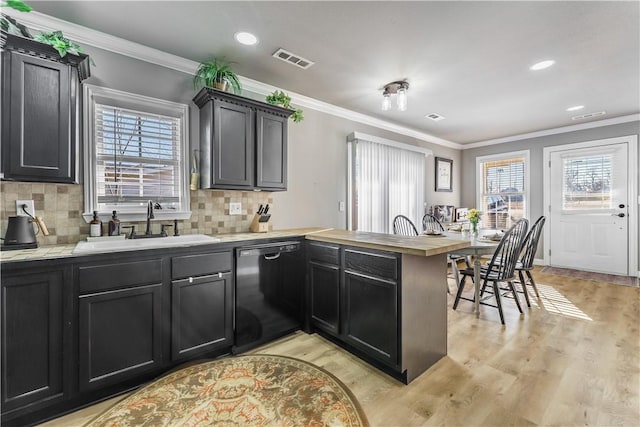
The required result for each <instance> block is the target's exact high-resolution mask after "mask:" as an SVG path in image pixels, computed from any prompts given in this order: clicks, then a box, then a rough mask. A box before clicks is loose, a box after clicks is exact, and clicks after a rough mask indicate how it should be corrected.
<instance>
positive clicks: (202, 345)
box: [171, 271, 233, 360]
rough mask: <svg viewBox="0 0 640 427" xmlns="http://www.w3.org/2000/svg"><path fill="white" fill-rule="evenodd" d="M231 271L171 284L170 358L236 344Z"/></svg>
mask: <svg viewBox="0 0 640 427" xmlns="http://www.w3.org/2000/svg"><path fill="white" fill-rule="evenodd" d="M232 289H233V288H232V281H231V272H229V271H228V272H226V273H220V274H216V275H208V276H200V277H195V278H192V277H190V278H187V279H182V280H174V281H172V282H171V359H172V360H177V359H181V358H185V357H190V356H192V355H194V354H198V353H202V352H207V351H212V350H215V349H217V348H223V347H229V346H231V345H232V344H233V325H232V321H233V319H232V316H231V314H232V304H233V298H232Z"/></svg>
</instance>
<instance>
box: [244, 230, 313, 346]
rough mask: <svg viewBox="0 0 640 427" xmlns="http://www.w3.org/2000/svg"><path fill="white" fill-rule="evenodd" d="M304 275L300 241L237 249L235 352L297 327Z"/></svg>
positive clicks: (299, 324)
mask: <svg viewBox="0 0 640 427" xmlns="http://www.w3.org/2000/svg"><path fill="white" fill-rule="evenodd" d="M304 274H305V270H304V255H303V251H302V250H301V242H299V241H285V242H274V243H266V244H261V245H254V246H246V247H242V248H237V249H236V295H235V297H236V305H235V318H234V319H235V321H234V334H235V340H234V347H233V352H234V353H236V354H237V353H242V352H244V351H246V350H248V349H250V348H253V347H256V346H258V345H260V344H263V343H265V342H268V341H271V340H273V339H275V338H278V337H280V336H282V335H285V334H287V333H289V332H292V331H294V330H296V329H300V327H301V324H302V317H303V295H304V278H305V275H304Z"/></svg>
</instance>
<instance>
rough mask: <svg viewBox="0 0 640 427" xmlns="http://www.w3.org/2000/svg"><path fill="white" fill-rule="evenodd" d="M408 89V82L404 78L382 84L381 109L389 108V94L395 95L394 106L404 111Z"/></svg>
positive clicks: (386, 109)
mask: <svg viewBox="0 0 640 427" xmlns="http://www.w3.org/2000/svg"><path fill="white" fill-rule="evenodd" d="M408 89H409V82H407V81H406V80H399V81H396V82H391V83H387V84H386V85H384V90H383V91H382V111H388V110H390V109H391V95H396V106H397V108H398V111H405V110H406V109H407V90H408Z"/></svg>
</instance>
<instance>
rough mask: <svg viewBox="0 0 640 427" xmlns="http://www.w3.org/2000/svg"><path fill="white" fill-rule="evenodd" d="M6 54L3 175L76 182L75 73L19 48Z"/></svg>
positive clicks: (31, 179) (34, 179) (22, 178)
mask: <svg viewBox="0 0 640 427" xmlns="http://www.w3.org/2000/svg"><path fill="white" fill-rule="evenodd" d="M3 58H10V61H7V62H10V64H11V65H10V67H5V70H4V71H5V73H4V76H3V90H2V96H3V98H4V102H3V117H2V120H3V123H2V127H3V141H4V143H3V151H4V152H3V155H4V163H3V173H4V178H6V179H15V180H21V181H48V182H75V179H76V171H75V163H76V160H75V156H76V148H75V133H74V132H75V131H74V130H73V129H74V128H75V126H77V125H78V123H77V122H76V120H75V114H76V108H75V96H76V95H75V92H76V90H77V89H76V88H77V83H76V81H77V77H76V75H75V74H76V73H72V72H71V66H69V65H66V64H60V63H58V62H53V61H48V60H45V59H40V58H36V57H32V56H27V55H22V54H19V53H16V52H8V53H5V56H3ZM7 68H9V70H7ZM7 71H8V72H7Z"/></svg>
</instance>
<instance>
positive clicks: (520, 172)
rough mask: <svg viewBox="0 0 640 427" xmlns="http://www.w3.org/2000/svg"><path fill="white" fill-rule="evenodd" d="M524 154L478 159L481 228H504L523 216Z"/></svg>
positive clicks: (526, 174) (524, 201) (526, 189)
mask: <svg viewBox="0 0 640 427" xmlns="http://www.w3.org/2000/svg"><path fill="white" fill-rule="evenodd" d="M527 163H528V153H524V152H522V153H507V154H506V155H504V156H491V157H488V158H479V159H478V172H479V180H480V181H479V183H480V185H479V190H480V191H479V196H480V199H479V201H478V209H479V210H480V211H481V213H482V214H481V225H482V226H483V227H485V228H492V229H507V228H509V227H511V226H512V225H513V224H514V223H515V222H516V221H517V220H519V219H521V218H524V217H526V216H527V202H528V198H529V197H528V194H527V193H528V164H527Z"/></svg>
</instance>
